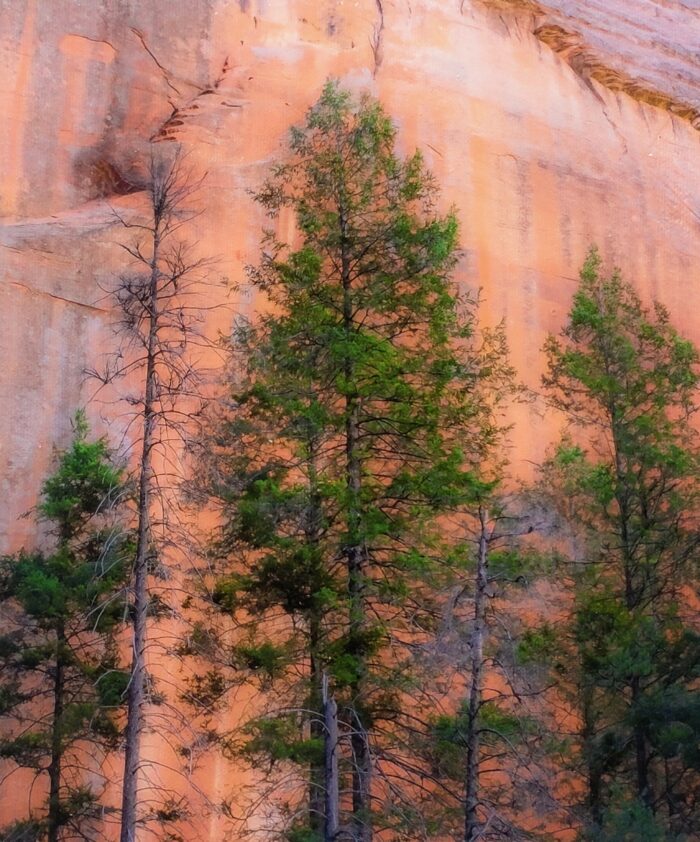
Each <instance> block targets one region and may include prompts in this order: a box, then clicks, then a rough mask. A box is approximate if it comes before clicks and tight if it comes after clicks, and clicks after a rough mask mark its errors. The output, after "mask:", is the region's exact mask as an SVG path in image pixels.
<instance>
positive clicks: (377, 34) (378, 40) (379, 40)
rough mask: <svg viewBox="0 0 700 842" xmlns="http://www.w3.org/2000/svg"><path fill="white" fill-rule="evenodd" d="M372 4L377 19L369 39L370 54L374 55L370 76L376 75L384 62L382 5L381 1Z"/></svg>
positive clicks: (376, 0) (377, 0) (375, 0)
mask: <svg viewBox="0 0 700 842" xmlns="http://www.w3.org/2000/svg"><path fill="white" fill-rule="evenodd" d="M374 2H375V3H376V5H377V13H378V16H379V19H378V21H377V23H375V25H374V28H373V30H372V37H371V38H370V44H371V45H372V54H373V55H374V70H373V71H372V76H376V75H377V71H378V70H379V68H380V67H381V66H382V61H383V60H384V42H383V36H384V5H383V0H374Z"/></svg>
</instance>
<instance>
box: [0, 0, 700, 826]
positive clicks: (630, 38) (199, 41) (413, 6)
mask: <svg viewBox="0 0 700 842" xmlns="http://www.w3.org/2000/svg"><path fill="white" fill-rule="evenodd" d="M0 9H1V10H2V14H1V15H0V27H1V31H0V61H1V62H2V76H3V84H2V86H1V87H2V90H1V91H0V113H1V114H2V126H1V127H0V166H2V168H3V174H2V179H1V180H0V216H1V217H2V218H1V219H0V254H1V255H2V264H1V265H2V281H1V282H0V297H1V302H2V304H1V307H0V322H1V325H2V327H1V330H0V360H1V361H2V362H1V374H0V405H1V406H2V408H3V411H2V413H0V483H1V485H0V489H1V494H2V501H3V506H2V509H1V510H0V535H2V537H0V548H1V549H3V550H5V549H16V548H18V547H19V546H21V545H22V544H25V545H30V544H31V543H32V542H33V541H34V540H35V526H34V524H33V523H32V521H31V520H27V519H23V520H18V515H20V514H21V513H23V512H25V511H27V510H28V509H29V508H30V507H31V506H32V505H33V504H34V502H35V500H36V496H37V492H38V489H39V487H40V484H41V481H42V478H43V477H44V476H45V475H46V473H47V471H48V468H49V465H50V460H51V452H52V444H54V443H56V444H59V445H62V444H65V442H66V440H67V437H68V430H69V418H70V416H71V415H72V413H73V412H74V410H75V408H76V407H78V406H79V405H80V404H81V403H84V402H85V401H86V400H87V399H88V398H89V396H90V393H91V389H92V386H91V384H90V383H89V382H86V380H85V377H84V374H83V372H84V370H85V368H86V367H88V366H90V365H94V364H95V362H96V360H97V359H98V357H99V354H100V353H101V352H102V351H104V350H105V349H107V348H109V347H111V345H112V344H113V341H114V340H113V336H112V334H111V332H110V330H109V322H110V315H109V313H108V311H107V309H106V304H105V302H104V298H103V293H102V292H101V286H103V285H105V284H108V283H109V280H110V278H112V277H114V275H115V274H116V273H117V272H118V271H119V269H120V267H121V266H122V265H123V252H122V250H121V249H120V248H119V247H118V245H117V243H118V242H119V241H123V240H124V232H123V230H122V229H121V227H120V226H119V225H118V224H116V222H115V219H114V216H113V214H112V212H111V208H119V207H123V206H130V205H134V204H136V203H138V201H139V197H138V190H139V184H140V183H141V181H140V179H141V178H142V173H143V169H144V161H145V160H146V159H147V156H148V150H149V146H150V143H151V142H152V141H159V142H167V141H168V140H169V139H172V140H177V141H178V142H180V143H181V144H182V145H183V147H184V148H185V149H186V150H188V151H189V152H190V156H191V157H190V161H191V162H192V165H193V167H194V168H195V169H196V170H198V171H200V172H204V171H207V172H208V175H207V178H206V182H205V184H204V187H203V188H202V191H201V195H200V201H201V204H202V208H203V213H202V214H201V215H200V216H199V217H198V219H197V221H196V225H195V227H194V229H193V230H192V231H191V232H190V234H191V238H192V239H193V240H197V241H198V243H199V246H198V248H199V250H200V251H201V253H202V254H203V255H210V256H216V257H217V258H218V262H217V265H216V269H215V274H216V275H219V276H221V279H223V278H230V279H242V278H243V277H244V275H243V267H244V265H245V264H246V263H249V262H252V261H255V260H256V255H257V251H258V242H259V237H260V230H261V226H262V225H263V224H264V222H265V220H264V217H263V215H262V214H261V211H260V209H259V208H257V207H256V206H255V205H254V204H253V202H252V201H251V198H250V196H249V194H248V192H247V191H248V189H249V188H251V187H255V186H256V185H258V184H260V182H261V180H262V178H263V176H264V174H265V173H266V171H267V169H268V168H269V166H270V164H271V163H272V162H273V161H275V160H276V158H277V157H278V156H279V155H280V154H281V152H282V151H283V149H284V141H285V135H286V131H287V128H288V127H289V126H290V125H291V124H292V123H294V122H298V121H299V120H300V119H301V118H302V116H303V114H304V111H305V110H306V108H307V107H308V106H309V105H310V104H312V103H313V102H314V101H315V99H316V98H317V96H318V94H319V91H320V89H321V86H322V85H323V82H324V81H325V79H326V78H327V77H329V76H335V77H339V78H340V79H341V80H342V81H343V82H344V83H345V84H346V85H347V86H349V87H350V88H351V89H353V90H357V91H360V90H368V91H370V92H371V93H372V94H374V95H376V96H378V97H379V98H380V99H381V100H382V102H383V103H384V105H385V106H386V108H387V110H388V112H389V113H390V114H391V115H392V116H393V117H394V119H395V121H396V123H397V126H398V128H399V143H400V147H401V149H402V150H403V151H405V152H410V151H412V150H413V149H414V148H415V147H416V146H418V147H420V148H421V149H422V150H423V151H424V153H425V157H426V159H427V161H428V164H429V166H430V167H431V168H432V170H433V171H434V173H435V175H436V177H437V180H438V182H439V183H440V184H441V186H442V190H443V199H444V203H445V206H446V207H447V206H449V205H451V204H454V205H455V206H456V207H457V208H458V210H459V215H460V219H461V223H462V244H463V257H462V259H461V261H460V265H459V268H458V274H459V279H460V281H461V282H463V283H464V284H466V285H468V286H470V287H472V288H477V287H481V288H482V290H483V307H482V315H483V318H484V320H485V322H488V323H494V322H497V321H498V320H500V319H501V318H505V319H506V321H507V325H508V333H509V336H510V344H511V350H512V354H513V358H514V362H515V363H516V365H517V367H518V370H519V371H520V372H521V375H522V377H523V378H524V379H525V380H526V381H527V382H528V383H529V384H530V385H532V386H537V384H538V377H539V372H540V371H541V368H542V358H541V354H540V348H541V345H542V342H543V339H544V336H545V333H546V332H547V331H552V330H557V329H558V328H559V326H560V325H561V323H562V321H563V318H564V315H565V313H566V311H567V309H568V306H569V301H570V296H571V293H572V291H573V289H574V287H575V283H576V276H577V272H578V268H579V266H580V264H581V262H582V260H583V257H584V255H585V252H586V251H587V249H588V248H589V246H590V245H591V244H593V243H597V244H598V245H599V247H600V248H601V251H602V252H603V254H604V256H605V259H606V261H608V262H609V263H610V264H616V265H618V266H620V267H621V269H622V271H623V273H624V275H625V276H626V277H628V278H629V279H631V280H633V281H634V282H635V283H636V284H637V286H638V288H639V289H640V291H641V292H642V294H643V295H644V296H647V297H649V296H655V297H658V298H659V299H660V300H661V301H663V302H664V303H665V304H666V305H667V306H668V307H669V309H670V311H671V315H672V318H673V320H674V321H675V323H676V324H677V325H678V326H679V327H680V328H681V329H683V330H684V331H685V332H687V333H688V334H689V335H690V336H691V338H693V339H694V340H696V341H698V340H700V318H699V317H698V313H699V312H700V306H699V305H700V286H699V285H698V281H697V277H696V275H697V269H696V267H697V266H698V265H700V238H699V237H698V230H699V224H700V194H699V190H698V188H699V187H700V181H699V176H700V156H698V128H700V68H699V67H698V64H697V59H696V57H695V55H694V51H696V50H697V44H698V43H700V3H698V0H542V2H540V0H537V2H535V0H148V2H140V3H133V4H132V3H112V2H109V0H90V2H81V0H50V2H49V0H2V1H1V2H0ZM212 289H213V290H214V291H213V292H212V301H211V302H207V303H209V304H211V303H217V302H218V301H224V300H225V299H224V291H223V286H214V287H212ZM231 303H232V307H233V309H234V310H236V309H238V310H239V311H240V310H245V311H249V310H250V308H251V307H252V306H253V302H252V301H251V300H250V299H249V298H248V297H247V296H246V294H245V290H243V291H242V292H241V293H240V294H239V297H238V299H237V300H236V301H233V302H231ZM221 318H222V319H224V321H223V322H222V323H225V320H226V319H227V318H230V317H221ZM92 414H93V418H95V419H97V418H98V416H102V417H103V418H104V420H105V422H106V421H108V420H109V419H110V417H111V412H110V408H109V407H108V406H96V407H94V408H93V410H92ZM111 420H112V423H113V431H114V430H116V431H117V432H119V430H120V429H121V427H120V422H119V419H118V418H116V419H115V418H113V417H112V419H111ZM514 421H515V429H514V434H513V441H514V449H513V466H514V471H515V472H516V473H519V474H527V472H528V470H529V468H528V465H529V464H530V462H531V461H537V460H538V459H539V458H541V456H542V454H543V452H544V450H545V448H546V447H547V445H548V443H549V442H550V440H551V438H552V437H553V435H554V431H555V429H556V420H555V419H550V418H549V417H548V416H547V415H546V414H544V409H543V407H542V406H541V405H538V404H534V405H531V406H528V407H525V408H522V409H519V410H518V411H517V412H516V413H515V417H514ZM100 423H101V422H100ZM0 812H1V810H0ZM212 832H213V831H212ZM202 838H208V837H205V836H202ZM213 838H216V837H215V836H212V839H213Z"/></svg>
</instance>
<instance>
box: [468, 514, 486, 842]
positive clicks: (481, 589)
mask: <svg viewBox="0 0 700 842" xmlns="http://www.w3.org/2000/svg"><path fill="white" fill-rule="evenodd" d="M487 522H488V514H487V512H486V511H485V510H484V508H483V507H482V506H479V523H480V528H479V549H478V553H477V562H476V581H475V589H474V626H473V629H472V634H471V647H470V648H471V687H470V690H469V705H468V708H467V733H466V747H467V760H466V770H465V776H464V842H474V840H476V839H478V838H479V834H480V832H481V822H480V821H479V813H478V809H479V751H480V740H479V727H478V717H479V710H480V708H481V700H482V694H483V672H484V638H485V636H486V622H485V617H486V600H487V587H488V548H489V534H488V525H487Z"/></svg>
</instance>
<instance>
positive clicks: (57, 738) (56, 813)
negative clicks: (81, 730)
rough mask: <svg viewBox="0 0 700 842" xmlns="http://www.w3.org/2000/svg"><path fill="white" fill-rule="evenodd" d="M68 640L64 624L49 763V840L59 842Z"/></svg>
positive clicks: (58, 644)
mask: <svg viewBox="0 0 700 842" xmlns="http://www.w3.org/2000/svg"><path fill="white" fill-rule="evenodd" d="M65 642H66V634H65V629H64V628H63V624H61V625H60V626H59V628H58V629H57V631H56V672H55V675H54V681H53V720H52V725H51V762H50V763H49V769H48V771H49V814H48V827H47V833H48V837H47V838H48V842H58V833H59V831H60V829H61V826H62V824H63V822H62V820H61V761H62V759H63V710H64V707H65V698H64V696H65V665H64V663H63V658H64V647H65Z"/></svg>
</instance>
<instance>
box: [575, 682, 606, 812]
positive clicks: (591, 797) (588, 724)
mask: <svg viewBox="0 0 700 842" xmlns="http://www.w3.org/2000/svg"><path fill="white" fill-rule="evenodd" d="M586 681H588V679H587V678H584V682H586ZM579 693H580V695H581V699H582V711H583V728H582V730H581V740H582V742H583V748H584V757H585V759H586V772H587V775H586V777H587V780H588V810H589V812H590V814H591V821H592V823H593V825H594V826H595V827H596V828H600V826H601V824H602V821H603V805H602V791H601V790H602V786H601V785H602V772H601V764H600V761H598V762H597V763H596V762H595V760H594V757H593V741H594V738H595V720H594V709H593V692H592V688H591V687H590V685H589V684H586V683H582V686H581V687H580V688H579Z"/></svg>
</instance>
